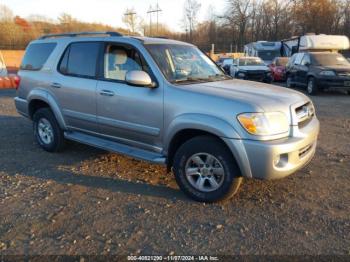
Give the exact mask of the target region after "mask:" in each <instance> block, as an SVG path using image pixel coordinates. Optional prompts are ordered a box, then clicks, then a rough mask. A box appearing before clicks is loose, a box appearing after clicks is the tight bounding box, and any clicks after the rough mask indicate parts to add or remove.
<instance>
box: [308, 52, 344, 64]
mask: <svg viewBox="0 0 350 262" xmlns="http://www.w3.org/2000/svg"><path fill="white" fill-rule="evenodd" d="M311 63H312V64H313V65H318V66H335V65H340V66H350V63H349V62H348V61H347V60H346V59H345V57H344V56H343V55H341V54H339V53H319V54H312V55H311Z"/></svg>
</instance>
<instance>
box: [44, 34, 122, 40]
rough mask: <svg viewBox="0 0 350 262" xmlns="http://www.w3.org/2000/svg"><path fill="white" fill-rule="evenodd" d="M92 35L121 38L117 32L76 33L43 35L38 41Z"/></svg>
mask: <svg viewBox="0 0 350 262" xmlns="http://www.w3.org/2000/svg"><path fill="white" fill-rule="evenodd" d="M94 35H108V36H123V35H122V34H121V33H118V32H77V33H63V34H48V35H43V36H41V37H40V38H39V39H40V40H41V39H47V38H56V37H78V36H94Z"/></svg>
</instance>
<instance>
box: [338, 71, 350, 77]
mask: <svg viewBox="0 0 350 262" xmlns="http://www.w3.org/2000/svg"><path fill="white" fill-rule="evenodd" d="M337 75H338V76H343V77H350V72H338V73H337Z"/></svg>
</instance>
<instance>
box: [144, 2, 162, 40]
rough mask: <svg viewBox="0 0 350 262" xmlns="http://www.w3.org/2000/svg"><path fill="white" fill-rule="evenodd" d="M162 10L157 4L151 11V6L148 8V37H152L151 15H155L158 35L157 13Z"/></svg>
mask: <svg viewBox="0 0 350 262" xmlns="http://www.w3.org/2000/svg"><path fill="white" fill-rule="evenodd" d="M161 11H162V10H161V9H160V8H159V5H158V3H157V5H156V7H155V8H154V9H153V8H152V6H150V7H149V9H148V12H147V14H149V31H150V36H152V14H153V13H157V34H159V12H161Z"/></svg>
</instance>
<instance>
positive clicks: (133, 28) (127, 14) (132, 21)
mask: <svg viewBox="0 0 350 262" xmlns="http://www.w3.org/2000/svg"><path fill="white" fill-rule="evenodd" d="M124 15H125V16H126V17H130V18H131V20H130V24H131V30H132V33H135V20H134V15H136V13H135V12H133V11H132V10H130V11H129V10H128V11H127V12H126V13H125V14H124Z"/></svg>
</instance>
